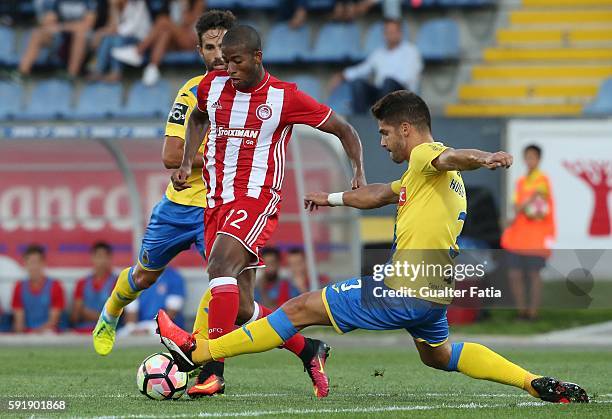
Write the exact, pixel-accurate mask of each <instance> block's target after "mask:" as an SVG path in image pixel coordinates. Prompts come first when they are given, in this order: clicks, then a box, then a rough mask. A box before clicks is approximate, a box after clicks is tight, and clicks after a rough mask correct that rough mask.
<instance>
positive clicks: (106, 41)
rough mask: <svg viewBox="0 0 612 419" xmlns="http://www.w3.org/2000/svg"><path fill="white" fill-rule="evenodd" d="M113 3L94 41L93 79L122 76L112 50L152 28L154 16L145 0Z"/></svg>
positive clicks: (131, 42)
mask: <svg viewBox="0 0 612 419" xmlns="http://www.w3.org/2000/svg"><path fill="white" fill-rule="evenodd" d="M109 3H110V4H109V6H110V7H109V13H108V21H107V23H106V25H104V26H103V27H101V28H100V29H98V30H97V31H96V33H95V35H94V37H93V40H92V48H93V49H94V50H96V65H95V69H94V71H93V73H92V74H91V79H92V80H104V81H107V82H116V81H118V80H119V79H120V78H121V68H122V64H121V63H120V62H119V61H117V60H116V59H114V58H113V57H111V50H112V49H113V48H117V47H123V46H127V45H134V44H137V43H138V42H140V41H142V40H143V39H144V38H146V36H147V35H148V34H149V32H150V31H151V17H150V15H149V9H148V8H147V3H146V1H145V0H109Z"/></svg>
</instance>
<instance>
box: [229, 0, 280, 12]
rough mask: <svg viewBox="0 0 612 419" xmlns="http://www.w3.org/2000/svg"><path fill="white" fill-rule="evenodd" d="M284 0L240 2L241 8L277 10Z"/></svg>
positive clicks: (249, 0)
mask: <svg viewBox="0 0 612 419" xmlns="http://www.w3.org/2000/svg"><path fill="white" fill-rule="evenodd" d="M281 1H282V0H238V1H237V3H238V5H239V6H242V7H243V8H245V9H262V10H275V9H276V8H277V7H278V6H279V3H280V2H281Z"/></svg>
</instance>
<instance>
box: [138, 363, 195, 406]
mask: <svg viewBox="0 0 612 419" xmlns="http://www.w3.org/2000/svg"><path fill="white" fill-rule="evenodd" d="M187 381H188V375H187V373H185V372H181V371H179V370H178V366H177V365H176V364H175V363H174V360H173V359H172V357H171V356H170V354H167V353H163V352H159V353H156V354H153V355H151V356H149V357H147V359H145V360H144V361H142V364H140V367H138V373H137V374H136V384H137V385H138V390H140V392H141V393H142V394H144V395H145V396H147V397H148V398H150V399H154V400H170V399H178V398H180V397H181V396H182V395H183V393H185V389H186V388H187Z"/></svg>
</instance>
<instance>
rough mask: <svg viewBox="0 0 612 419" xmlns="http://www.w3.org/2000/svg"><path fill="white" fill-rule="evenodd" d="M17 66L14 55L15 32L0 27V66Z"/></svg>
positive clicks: (15, 55)
mask: <svg viewBox="0 0 612 419" xmlns="http://www.w3.org/2000/svg"><path fill="white" fill-rule="evenodd" d="M16 64H17V54H16V53H15V32H14V31H13V30H12V29H11V28H7V27H5V26H0V65H6V66H14V65H16Z"/></svg>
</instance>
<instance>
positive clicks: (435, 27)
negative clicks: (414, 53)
mask: <svg viewBox="0 0 612 419" xmlns="http://www.w3.org/2000/svg"><path fill="white" fill-rule="evenodd" d="M416 44H417V47H418V48H419V50H420V51H421V54H422V55H423V58H424V59H425V60H427V61H445V60H456V59H458V58H459V56H460V54H461V48H460V33H459V25H458V24H457V22H455V21H454V20H452V19H434V20H430V21H429V22H427V23H425V24H424V25H423V26H422V27H421V29H420V30H419V34H418V36H417V42H416Z"/></svg>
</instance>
